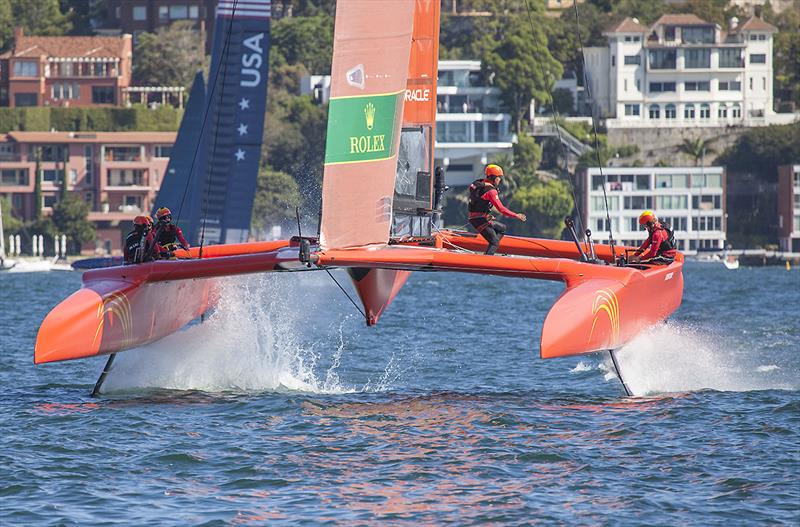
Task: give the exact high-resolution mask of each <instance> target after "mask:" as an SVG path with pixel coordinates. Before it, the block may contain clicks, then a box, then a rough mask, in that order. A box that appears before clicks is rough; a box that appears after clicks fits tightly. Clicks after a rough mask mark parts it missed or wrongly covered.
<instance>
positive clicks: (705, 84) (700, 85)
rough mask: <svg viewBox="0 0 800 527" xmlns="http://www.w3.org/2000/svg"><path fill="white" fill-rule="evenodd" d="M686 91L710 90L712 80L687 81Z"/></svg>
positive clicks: (684, 87)
mask: <svg viewBox="0 0 800 527" xmlns="http://www.w3.org/2000/svg"><path fill="white" fill-rule="evenodd" d="M683 89H684V90H685V91H709V90H711V81H686V82H685V83H683Z"/></svg>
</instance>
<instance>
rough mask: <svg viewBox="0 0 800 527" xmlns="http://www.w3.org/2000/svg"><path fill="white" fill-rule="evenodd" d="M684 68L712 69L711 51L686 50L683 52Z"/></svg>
mask: <svg viewBox="0 0 800 527" xmlns="http://www.w3.org/2000/svg"><path fill="white" fill-rule="evenodd" d="M683 67H684V68H686V69H700V68H710V67H711V50H710V49H685V50H684V51H683Z"/></svg>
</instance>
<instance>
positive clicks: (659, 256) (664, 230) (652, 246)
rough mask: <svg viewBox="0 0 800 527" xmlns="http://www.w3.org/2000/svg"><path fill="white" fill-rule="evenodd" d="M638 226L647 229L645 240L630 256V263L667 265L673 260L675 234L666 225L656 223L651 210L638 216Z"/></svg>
mask: <svg viewBox="0 0 800 527" xmlns="http://www.w3.org/2000/svg"><path fill="white" fill-rule="evenodd" d="M639 225H644V226H645V228H646V229H647V232H648V236H647V239H646V240H645V241H644V242H643V243H642V245H641V246H639V248H638V249H636V252H634V253H633V256H631V258H630V261H631V262H632V263H652V264H661V265H667V264H670V263H672V262H673V261H674V260H675V253H676V250H675V247H676V243H675V234H674V233H673V232H672V229H671V228H670V226H669V225H667V224H666V223H661V222H660V221H658V218H657V217H656V215H655V213H654V212H653V211H652V210H646V211H644V212H642V213H641V214H640V215H639Z"/></svg>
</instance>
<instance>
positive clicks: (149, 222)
mask: <svg viewBox="0 0 800 527" xmlns="http://www.w3.org/2000/svg"><path fill="white" fill-rule="evenodd" d="M152 227H153V219H152V218H151V217H150V216H136V217H135V218H133V230H132V231H131V232H129V233H128V236H126V237H125V247H124V253H125V259H124V263H125V264H126V265H127V264H136V263H142V262H146V261H148V260H150V257H149V254H148V252H147V250H146V249H147V240H148V239H149V234H150V232H151V230H152Z"/></svg>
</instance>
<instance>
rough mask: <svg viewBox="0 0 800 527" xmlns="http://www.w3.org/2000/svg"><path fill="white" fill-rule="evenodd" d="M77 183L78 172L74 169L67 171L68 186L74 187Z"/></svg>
mask: <svg viewBox="0 0 800 527" xmlns="http://www.w3.org/2000/svg"><path fill="white" fill-rule="evenodd" d="M77 182H78V171H77V170H75V169H74V168H70V169H69V184H70V185H74V184H75V183H77Z"/></svg>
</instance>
